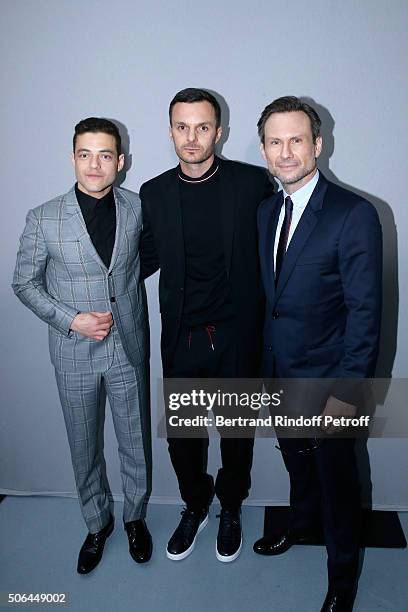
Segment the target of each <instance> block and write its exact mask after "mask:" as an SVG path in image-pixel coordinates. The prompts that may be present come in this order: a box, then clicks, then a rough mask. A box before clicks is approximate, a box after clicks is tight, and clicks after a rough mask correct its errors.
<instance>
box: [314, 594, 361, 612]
mask: <svg viewBox="0 0 408 612" xmlns="http://www.w3.org/2000/svg"><path fill="white" fill-rule="evenodd" d="M353 602H354V592H346V593H330V591H329V592H328V593H327V595H326V599H325V600H324V603H323V607H322V609H321V611H320V612H352V610H353Z"/></svg>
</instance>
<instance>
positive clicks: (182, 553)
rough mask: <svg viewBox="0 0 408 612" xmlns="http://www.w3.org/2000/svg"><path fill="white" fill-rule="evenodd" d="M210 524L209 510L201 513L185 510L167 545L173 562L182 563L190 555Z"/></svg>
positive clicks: (168, 555)
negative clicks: (197, 539)
mask: <svg viewBox="0 0 408 612" xmlns="http://www.w3.org/2000/svg"><path fill="white" fill-rule="evenodd" d="M207 523H208V508H203V509H202V510H201V512H196V511H194V510H189V509H188V508H185V509H184V510H183V511H182V513H181V520H180V523H179V524H178V527H177V529H176V531H175V532H174V533H173V535H172V536H171V538H170V540H169V543H168V544H167V550H166V554H167V557H168V558H169V559H171V560H172V561H181V560H182V559H185V558H186V557H188V555H190V554H191V553H192V552H193V550H194V546H195V541H196V538H197V535H198V534H199V533H200V531H202V530H203V529H204V527H205V526H206V525H207Z"/></svg>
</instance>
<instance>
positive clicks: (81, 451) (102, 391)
mask: <svg viewBox="0 0 408 612" xmlns="http://www.w3.org/2000/svg"><path fill="white" fill-rule="evenodd" d="M111 334H112V340H113V346H114V356H113V362H112V365H111V366H110V367H109V368H108V369H107V370H106V371H105V372H98V373H95V374H91V373H84V372H77V373H74V372H60V371H58V370H55V375H56V380H57V386H58V392H59V396H60V400H61V405H62V409H63V414H64V419H65V424H66V428H67V434H68V442H69V446H70V450H71V460H72V465H73V468H74V474H75V480H76V486H77V491H78V496H79V500H80V505H81V510H82V514H83V517H84V519H85V522H86V525H87V527H88V529H89V531H90V532H91V533H95V532H97V531H99V530H100V529H102V527H104V526H105V525H106V524H107V522H108V520H109V513H110V499H109V498H110V494H111V491H110V487H109V483H108V479H107V476H106V466H105V459H104V454H103V446H104V444H103V430H104V420H105V418H104V417H105V400H106V396H107V397H108V399H109V404H110V407H111V410H112V418H113V424H114V428H115V434H116V438H117V441H118V450H119V458H120V470H121V476H122V486H123V493H124V499H125V503H124V510H123V520H124V522H128V521H134V520H137V519H139V518H144V516H145V514H146V506H147V502H148V499H149V496H150V492H151V465H152V461H151V442H150V439H151V438H150V414H149V412H150V411H149V402H148V398H146V392H147V389H148V387H147V384H146V376H147V375H148V368H147V363H141V364H140V365H139V366H137V367H134V366H132V365H131V364H130V363H129V360H128V359H127V357H126V354H125V352H124V350H123V346H122V343H121V340H120V337H119V334H118V332H117V331H116V330H113V331H112V332H111Z"/></svg>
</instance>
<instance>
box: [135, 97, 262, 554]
mask: <svg viewBox="0 0 408 612" xmlns="http://www.w3.org/2000/svg"><path fill="white" fill-rule="evenodd" d="M169 115H170V137H171V138H172V140H173V143H174V147H175V151H176V153H177V156H178V158H179V160H180V163H179V165H178V166H176V167H175V168H172V169H171V170H168V171H167V172H164V173H163V174H161V175H160V176H158V177H156V178H154V179H152V180H150V181H148V182H147V183H145V184H144V185H142V187H141V190H140V197H141V200H142V213H143V234H142V247H141V266H142V276H143V277H147V276H149V275H150V274H152V273H153V272H155V271H156V270H157V269H158V268H160V270H161V273H160V283H159V299H160V311H161V317H162V338H161V350H162V361H163V375H164V378H244V377H247V378H249V377H254V376H257V374H258V367H259V361H260V348H261V345H260V341H261V331H262V319H263V295H262V288H261V281H260V270H259V261H258V252H257V227H256V211H257V207H258V204H259V203H260V202H261V201H262V200H263V199H264V198H266V197H268V195H270V194H271V192H272V186H271V183H270V182H269V179H268V175H267V173H266V172H265V171H264V170H262V169H260V168H256V167H254V166H250V165H247V164H242V163H238V162H233V161H226V160H223V159H220V158H218V157H217V156H215V153H214V152H215V145H216V143H217V142H218V141H219V139H220V137H221V133H222V128H221V109H220V106H219V104H218V102H217V100H216V99H215V98H214V96H213V95H212V94H210V93H209V92H207V91H205V90H200V89H194V88H189V89H184V90H182V91H180V92H179V93H177V94H176V96H175V97H174V98H173V100H172V101H171V103H170V109H169ZM168 444H169V453H170V458H171V462H172V465H173V467H174V470H175V472H176V475H177V478H178V483H179V488H180V493H181V497H182V499H183V501H184V502H185V504H186V509H185V510H184V511H183V513H182V518H181V521H180V524H179V525H178V527H177V529H176V530H175V532H174V534H173V535H172V537H171V539H170V541H169V543H168V545H167V556H168V558H170V559H172V560H181V559H184V558H185V557H187V556H188V555H189V554H190V553H191V552H192V550H193V548H194V544H195V539H196V536H197V533H198V532H199V531H201V529H202V528H203V527H205V525H206V524H207V521H208V508H209V505H210V504H211V501H212V499H213V496H214V490H215V493H216V495H217V497H218V499H219V500H220V502H221V515H220V526H219V531H218V537H217V546H216V554H217V558H218V559H219V560H220V561H224V562H228V561H233V560H234V559H236V558H237V557H238V555H239V553H240V551H241V545H242V535H241V517H240V515H241V512H240V508H241V504H242V501H243V500H244V499H245V498H246V497H247V496H248V492H249V488H250V471H251V465H252V453H253V438H251V437H249V438H248V437H247V438H231V437H229V438H225V437H222V438H221V457H222V468H221V469H220V470H219V471H218V475H217V479H216V482H215V489H214V481H213V478H212V476H210V475H209V474H207V454H208V436H205V437H202V438H197V437H196V438H171V437H170V438H168Z"/></svg>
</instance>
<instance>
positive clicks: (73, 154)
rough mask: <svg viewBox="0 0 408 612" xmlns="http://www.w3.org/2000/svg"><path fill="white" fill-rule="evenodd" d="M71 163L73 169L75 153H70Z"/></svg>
mask: <svg viewBox="0 0 408 612" xmlns="http://www.w3.org/2000/svg"><path fill="white" fill-rule="evenodd" d="M71 163H72V165H73V166H74V167H75V153H73V152H71Z"/></svg>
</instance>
